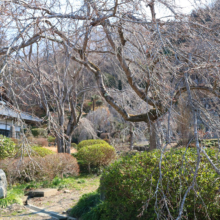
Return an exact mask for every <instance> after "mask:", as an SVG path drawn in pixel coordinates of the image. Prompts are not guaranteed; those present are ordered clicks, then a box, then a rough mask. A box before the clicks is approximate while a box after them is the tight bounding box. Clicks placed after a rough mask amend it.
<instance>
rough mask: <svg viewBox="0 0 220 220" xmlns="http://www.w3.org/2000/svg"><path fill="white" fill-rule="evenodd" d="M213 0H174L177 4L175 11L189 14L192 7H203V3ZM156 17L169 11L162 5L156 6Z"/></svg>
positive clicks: (165, 14) (167, 13)
mask: <svg viewBox="0 0 220 220" xmlns="http://www.w3.org/2000/svg"><path fill="white" fill-rule="evenodd" d="M213 1H214V0H175V3H176V5H178V8H177V9H176V10H177V11H179V12H181V13H184V14H185V13H186V14H189V13H191V12H192V10H193V9H194V8H198V7H204V6H205V5H210V4H211V3H212V2H213ZM156 14H157V18H159V17H163V16H168V15H169V14H170V15H171V13H170V12H169V10H168V9H165V8H164V7H161V6H160V7H156Z"/></svg>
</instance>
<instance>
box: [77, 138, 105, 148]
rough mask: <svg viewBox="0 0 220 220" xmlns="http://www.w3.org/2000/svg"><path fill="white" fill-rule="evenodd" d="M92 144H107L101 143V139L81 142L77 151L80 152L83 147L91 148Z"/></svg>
mask: <svg viewBox="0 0 220 220" xmlns="http://www.w3.org/2000/svg"><path fill="white" fill-rule="evenodd" d="M94 144H107V142H106V141H103V140H101V139H91V140H84V141H81V142H80V143H79V144H78V146H77V150H80V149H81V148H83V147H87V146H91V145H94Z"/></svg>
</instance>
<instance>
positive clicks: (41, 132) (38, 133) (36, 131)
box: [31, 128, 47, 137]
mask: <svg viewBox="0 0 220 220" xmlns="http://www.w3.org/2000/svg"><path fill="white" fill-rule="evenodd" d="M31 132H32V134H33V136H34V137H38V136H42V137H47V130H46V129H44V128H33V129H31Z"/></svg>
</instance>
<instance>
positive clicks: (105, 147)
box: [77, 143, 116, 172]
mask: <svg viewBox="0 0 220 220" xmlns="http://www.w3.org/2000/svg"><path fill="white" fill-rule="evenodd" d="M115 156H116V153H115V148H114V147H112V146H110V145H109V144H107V143H104V144H95V145H91V146H87V147H82V148H81V149H80V150H79V151H78V153H77V159H78V160H81V161H83V163H84V164H86V165H88V170H89V172H90V166H91V165H94V166H98V167H100V166H106V165H109V164H110V163H111V162H112V160H114V159H115Z"/></svg>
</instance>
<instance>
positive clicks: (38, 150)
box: [32, 146, 55, 157]
mask: <svg viewBox="0 0 220 220" xmlns="http://www.w3.org/2000/svg"><path fill="white" fill-rule="evenodd" d="M32 150H33V152H32V155H33V156H39V157H45V156H47V155H50V154H55V152H54V151H52V150H49V149H47V148H44V147H39V146H34V147H32Z"/></svg>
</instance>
